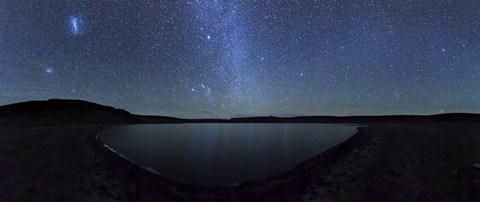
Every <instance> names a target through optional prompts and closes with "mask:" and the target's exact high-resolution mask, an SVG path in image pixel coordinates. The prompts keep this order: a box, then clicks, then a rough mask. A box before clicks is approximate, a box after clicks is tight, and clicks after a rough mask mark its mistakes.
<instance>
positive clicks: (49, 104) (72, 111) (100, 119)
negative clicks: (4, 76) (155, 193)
mask: <svg viewBox="0 0 480 202" xmlns="http://www.w3.org/2000/svg"><path fill="white" fill-rule="evenodd" d="M421 122H479V123H480V115H479V114H469V113H450V114H437V115H425V116H423V115H388V116H345V117H341V116H299V117H274V116H267V117H246V118H232V119H180V118H175V117H166V116H142V115H136V114H131V113H130V112H128V111H126V110H123V109H116V108H113V107H110V106H104V105H100V104H96V103H92V102H87V101H83V100H63V99H51V100H44V101H27V102H20V103H15V104H10V105H4V106H0V125H2V126H24V125H28V126H31V125H33V126H49V125H84V124H144V123H421Z"/></svg>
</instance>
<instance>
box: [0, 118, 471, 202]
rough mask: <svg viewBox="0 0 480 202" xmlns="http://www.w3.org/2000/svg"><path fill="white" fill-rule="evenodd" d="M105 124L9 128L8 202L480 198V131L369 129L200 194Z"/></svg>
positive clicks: (439, 126)
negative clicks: (123, 147)
mask: <svg viewBox="0 0 480 202" xmlns="http://www.w3.org/2000/svg"><path fill="white" fill-rule="evenodd" d="M104 129H105V126H101V125H96V126H68V127H67V126H59V127H44V128H38V127H35V128H15V127H10V128H1V127H0V134H1V135H0V145H2V147H0V198H1V199H2V200H5V201H468V200H472V199H479V198H480V170H479V168H478V166H477V165H478V164H479V163H480V147H478V145H480V136H479V135H478V134H480V126H479V125H478V123H477V122H474V123H467V122H464V123H419V124H415V123H411V124H389V125H378V124H377V125H373V126H371V127H361V128H359V130H358V132H357V133H356V134H355V135H353V136H351V137H350V138H349V139H348V140H346V141H345V142H342V143H340V144H339V145H337V146H335V147H333V148H330V149H328V150H327V151H325V152H323V153H321V154H319V155H317V156H315V157H312V158H311V159H309V160H307V161H306V162H303V163H301V164H299V165H297V166H296V167H295V168H294V169H293V170H291V171H289V172H286V173H282V174H280V175H276V176H273V177H270V178H267V179H264V180H259V181H252V182H247V183H242V184H240V185H238V186H230V187H201V186H198V185H191V184H187V183H182V182H178V181H175V180H172V179H169V178H166V177H164V176H159V175H156V174H153V173H151V172H149V171H146V170H145V169H142V168H140V167H138V166H136V165H134V164H132V163H130V162H129V161H127V160H125V159H123V158H122V157H120V156H119V155H117V154H114V153H113V152H111V151H110V150H108V149H107V148H105V147H104V146H103V144H101V143H100V142H98V141H97V140H96V135H98V133H99V132H101V131H102V130H104Z"/></svg>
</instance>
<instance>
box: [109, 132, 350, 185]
mask: <svg viewBox="0 0 480 202" xmlns="http://www.w3.org/2000/svg"><path fill="white" fill-rule="evenodd" d="M355 128H356V127H355V126H346V125H340V124H158V125H129V126H115V127H112V128H110V129H109V130H108V131H106V133H104V134H103V135H101V136H100V139H101V140H102V141H103V142H105V143H106V144H108V145H109V146H110V147H111V148H113V149H114V150H116V151H118V152H119V153H121V154H123V155H124V156H126V157H127V158H129V159H131V160H132V161H134V162H136V163H138V164H140V165H142V166H146V167H151V168H153V169H154V170H155V171H157V172H159V173H162V174H164V175H166V176H169V177H172V178H175V179H177V180H182V181H187V182H190V183H194V184H202V185H225V184H234V183H238V182H243V181H248V180H253V179H261V178H265V177H268V176H271V175H274V174H278V173H281V172H284V171H288V170H289V169H292V168H293V167H294V166H295V165H296V164H298V163H300V162H302V161H305V160H307V159H308V158H310V157H312V156H315V155H317V154H319V153H320V152H322V151H325V150H326V149H328V148H330V147H332V146H335V145H336V144H338V143H340V142H342V141H344V140H346V139H347V138H349V137H350V136H351V135H353V134H354V133H355V131H356V129H355Z"/></svg>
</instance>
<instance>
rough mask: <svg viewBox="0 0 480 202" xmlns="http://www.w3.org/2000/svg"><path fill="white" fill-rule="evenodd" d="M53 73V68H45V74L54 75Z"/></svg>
mask: <svg viewBox="0 0 480 202" xmlns="http://www.w3.org/2000/svg"><path fill="white" fill-rule="evenodd" d="M52 74H53V68H51V67H47V68H45V76H48V75H52Z"/></svg>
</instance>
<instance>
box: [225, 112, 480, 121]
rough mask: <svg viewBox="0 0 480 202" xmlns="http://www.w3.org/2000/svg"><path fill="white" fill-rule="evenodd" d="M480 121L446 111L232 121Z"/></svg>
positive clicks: (472, 117)
mask: <svg viewBox="0 0 480 202" xmlns="http://www.w3.org/2000/svg"><path fill="white" fill-rule="evenodd" d="M476 121H478V122H480V114H471V113H448V114H435V115H385V116H298V117H285V118H284V117H274V116H268V117H249V118H233V119H231V122H234V123H406V122H476Z"/></svg>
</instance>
